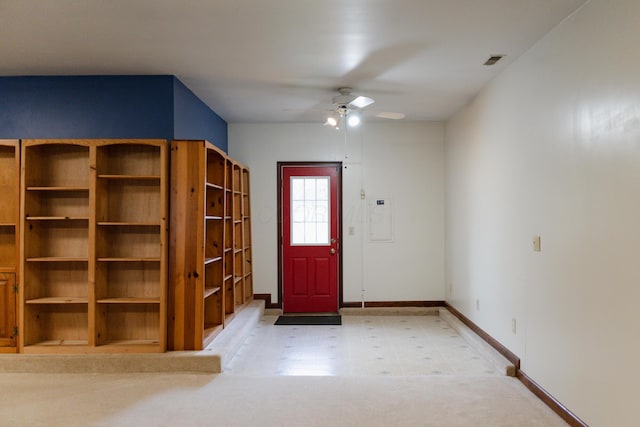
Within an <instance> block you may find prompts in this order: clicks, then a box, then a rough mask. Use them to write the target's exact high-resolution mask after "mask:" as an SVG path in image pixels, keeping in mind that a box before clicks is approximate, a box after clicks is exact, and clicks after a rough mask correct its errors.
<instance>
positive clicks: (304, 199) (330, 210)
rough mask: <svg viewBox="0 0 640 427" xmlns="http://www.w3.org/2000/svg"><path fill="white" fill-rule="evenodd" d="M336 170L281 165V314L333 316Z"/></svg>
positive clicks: (336, 265)
mask: <svg viewBox="0 0 640 427" xmlns="http://www.w3.org/2000/svg"><path fill="white" fill-rule="evenodd" d="M339 171H340V165H339V164H333V165H331V166H325V165H322V166H282V171H281V176H282V269H283V274H282V278H283V284H282V287H283V292H282V295H283V300H282V304H283V307H282V308H283V311H284V312H285V313H313V312H316V313H328V312H331V313H335V312H337V311H338V275H339V264H340V262H339V259H340V254H339V247H338V237H339V234H338V233H339V228H338V200H339V185H338V180H339V176H340V173H339Z"/></svg>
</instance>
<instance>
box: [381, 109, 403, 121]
mask: <svg viewBox="0 0 640 427" xmlns="http://www.w3.org/2000/svg"><path fill="white" fill-rule="evenodd" d="M405 116H406V115H405V114H404V113H394V112H391V111H383V112H381V113H378V114H376V117H380V118H381V119H391V120H400V119H404V118H405Z"/></svg>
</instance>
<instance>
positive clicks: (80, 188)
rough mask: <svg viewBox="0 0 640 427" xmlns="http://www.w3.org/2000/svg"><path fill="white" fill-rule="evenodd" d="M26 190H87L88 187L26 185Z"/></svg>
mask: <svg viewBox="0 0 640 427" xmlns="http://www.w3.org/2000/svg"><path fill="white" fill-rule="evenodd" d="M27 191H74V192H75V191H78V192H80V191H81V192H85V191H86V192H87V193H88V192H89V187H58V186H56V187H41V186H39V187H27Z"/></svg>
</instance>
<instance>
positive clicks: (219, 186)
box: [205, 182, 224, 190]
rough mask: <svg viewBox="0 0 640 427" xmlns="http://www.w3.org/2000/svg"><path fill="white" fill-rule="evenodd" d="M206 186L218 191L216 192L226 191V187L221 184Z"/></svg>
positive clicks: (207, 184)
mask: <svg viewBox="0 0 640 427" xmlns="http://www.w3.org/2000/svg"><path fill="white" fill-rule="evenodd" d="M205 185H206V186H207V188H213V189H216V190H224V187H223V186H222V185H219V184H213V183H210V182H207V183H206V184H205Z"/></svg>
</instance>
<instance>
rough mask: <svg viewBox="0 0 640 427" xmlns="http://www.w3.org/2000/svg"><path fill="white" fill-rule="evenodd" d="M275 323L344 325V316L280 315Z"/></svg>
mask: <svg viewBox="0 0 640 427" xmlns="http://www.w3.org/2000/svg"><path fill="white" fill-rule="evenodd" d="M274 325H342V316H340V315H330V316H280V317H278V320H276V323H274Z"/></svg>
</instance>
